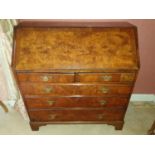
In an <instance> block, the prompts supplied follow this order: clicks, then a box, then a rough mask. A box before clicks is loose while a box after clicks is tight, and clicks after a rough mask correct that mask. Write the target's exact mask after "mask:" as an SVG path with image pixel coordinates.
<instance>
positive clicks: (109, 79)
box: [77, 72, 135, 83]
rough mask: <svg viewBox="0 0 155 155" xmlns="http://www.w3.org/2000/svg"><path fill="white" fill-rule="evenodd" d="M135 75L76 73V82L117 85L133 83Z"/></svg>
mask: <svg viewBox="0 0 155 155" xmlns="http://www.w3.org/2000/svg"><path fill="white" fill-rule="evenodd" d="M134 79H135V73H118V72H117V73H78V74H77V81H78V82H82V83H83V82H84V83H85V82H86V83H87V82H100V83H113V82H114V83H115V82H116V83H118V82H134Z"/></svg>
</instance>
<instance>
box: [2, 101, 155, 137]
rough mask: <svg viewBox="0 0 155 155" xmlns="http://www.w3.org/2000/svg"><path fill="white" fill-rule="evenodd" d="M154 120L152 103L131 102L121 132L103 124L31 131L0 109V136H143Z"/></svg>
mask: <svg viewBox="0 0 155 155" xmlns="http://www.w3.org/2000/svg"><path fill="white" fill-rule="evenodd" d="M154 120H155V104H154V103H151V102H149V103H147V102H144V103H138V102H131V103H130V104H129V108H128V110H127V113H126V116H125V124H124V128H123V130H122V131H117V130H114V127H113V126H110V125H105V124H95V125H94V124H83V125H82V124H80V125H74V124H72V125H47V126H42V127H40V130H39V131H31V129H30V126H29V123H28V122H27V121H24V119H23V118H22V116H21V115H20V114H19V113H18V112H16V111H15V110H11V111H9V113H4V111H3V110H2V109H1V107H0V134H1V135H32V134H34V135H47V134H50V135H145V134H147V131H148V129H149V128H150V127H151V125H152V123H153V121H154Z"/></svg>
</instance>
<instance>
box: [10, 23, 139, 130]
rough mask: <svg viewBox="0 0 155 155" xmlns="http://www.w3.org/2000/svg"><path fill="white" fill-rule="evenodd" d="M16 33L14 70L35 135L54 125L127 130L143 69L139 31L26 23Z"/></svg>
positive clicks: (110, 25)
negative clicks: (99, 125)
mask: <svg viewBox="0 0 155 155" xmlns="http://www.w3.org/2000/svg"><path fill="white" fill-rule="evenodd" d="M14 30H15V31H14V51H13V57H12V68H13V71H14V74H15V77H16V79H17V83H18V86H19V89H20V91H21V94H22V96H23V99H24V103H25V106H26V108H27V111H28V114H29V117H30V125H31V128H32V130H38V129H39V126H42V125H46V124H52V123H106V124H110V125H114V126H115V129H122V127H123V123H124V116H125V113H126V110H127V107H128V103H129V99H130V96H131V93H132V90H133V87H134V83H135V80H136V77H137V73H138V70H139V56H138V44H137V43H138V42H137V29H136V27H135V26H133V25H131V24H129V23H102V22H91V21H86V22H84V21H82V22H77V21H74V22H67V21H64V22H61V21H60V22H42V23H41V22H26V23H20V24H19V25H18V26H16V27H15V29H14Z"/></svg>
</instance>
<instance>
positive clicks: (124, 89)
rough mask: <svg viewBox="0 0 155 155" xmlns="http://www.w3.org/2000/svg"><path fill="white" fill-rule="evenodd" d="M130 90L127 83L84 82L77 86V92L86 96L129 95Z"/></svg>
mask: <svg viewBox="0 0 155 155" xmlns="http://www.w3.org/2000/svg"><path fill="white" fill-rule="evenodd" d="M131 90H132V87H131V86H128V85H108V84H106V85H105V84H98V85H97V84H96V85H93V84H89V85H87V84H85V85H80V86H79V87H78V94H80V95H86V96H95V95H96V96H107V95H129V94H130V92H131Z"/></svg>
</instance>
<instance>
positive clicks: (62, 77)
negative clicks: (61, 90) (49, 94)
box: [17, 73, 74, 83]
mask: <svg viewBox="0 0 155 155" xmlns="http://www.w3.org/2000/svg"><path fill="white" fill-rule="evenodd" d="M17 78H18V80H19V81H20V82H51V83H56V82H58V83H67V82H74V74H52V73H49V74H47V73H17Z"/></svg>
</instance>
